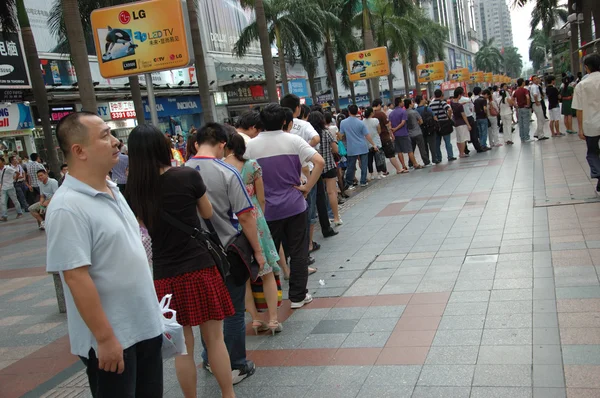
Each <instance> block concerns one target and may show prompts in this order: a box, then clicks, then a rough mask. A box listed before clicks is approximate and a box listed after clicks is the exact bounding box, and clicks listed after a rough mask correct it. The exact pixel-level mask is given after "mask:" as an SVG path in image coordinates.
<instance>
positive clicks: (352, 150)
mask: <svg viewBox="0 0 600 398" xmlns="http://www.w3.org/2000/svg"><path fill="white" fill-rule="evenodd" d="M340 133H342V135H345V136H346V151H347V152H348V156H357V155H363V154H365V153H369V146H368V145H367V139H366V138H365V137H366V136H368V135H369V130H368V129H367V126H365V124H364V123H363V122H362V121H361V120H360V119H359V118H357V117H353V116H350V117H349V118H346V119H344V120H342V123H340Z"/></svg>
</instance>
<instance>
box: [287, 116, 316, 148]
mask: <svg viewBox="0 0 600 398" xmlns="http://www.w3.org/2000/svg"><path fill="white" fill-rule="evenodd" d="M290 133H292V134H296V135H297V136H299V137H300V138H302V139H303V140H304V141H306V142H308V143H309V144H310V141H311V140H312V139H313V138H315V137H316V136H318V135H319V133H317V132H316V131H315V129H314V128H313V126H312V124H310V123H309V122H307V121H306V120H302V119H296V118H294V126H293V127H292V130H291V131H290Z"/></svg>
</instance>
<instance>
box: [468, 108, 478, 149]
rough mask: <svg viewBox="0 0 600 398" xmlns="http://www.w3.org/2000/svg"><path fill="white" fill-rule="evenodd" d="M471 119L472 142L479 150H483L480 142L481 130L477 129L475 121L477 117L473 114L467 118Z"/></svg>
mask: <svg viewBox="0 0 600 398" xmlns="http://www.w3.org/2000/svg"><path fill="white" fill-rule="evenodd" d="M467 119H468V120H469V125H470V126H471V131H470V132H469V134H470V135H471V144H473V147H474V148H475V150H476V151H477V152H479V151H481V144H480V143H479V130H478V129H477V123H475V119H474V118H473V116H469V117H468V118H467Z"/></svg>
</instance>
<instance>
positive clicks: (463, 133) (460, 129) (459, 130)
mask: <svg viewBox="0 0 600 398" xmlns="http://www.w3.org/2000/svg"><path fill="white" fill-rule="evenodd" d="M455 129H456V142H458V143H462V142H467V141H469V140H470V139H471V134H470V133H469V128H468V127H467V126H466V125H464V126H456V127H455Z"/></svg>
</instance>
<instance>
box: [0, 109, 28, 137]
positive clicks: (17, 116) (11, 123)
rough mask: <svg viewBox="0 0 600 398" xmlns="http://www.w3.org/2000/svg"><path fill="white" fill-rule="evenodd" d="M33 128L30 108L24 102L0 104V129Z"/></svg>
mask: <svg viewBox="0 0 600 398" xmlns="http://www.w3.org/2000/svg"><path fill="white" fill-rule="evenodd" d="M32 128H33V119H32V118H31V110H30V109H29V107H28V106H26V105H24V104H10V105H8V104H4V103H2V104H0V131H15V130H25V129H32Z"/></svg>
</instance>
